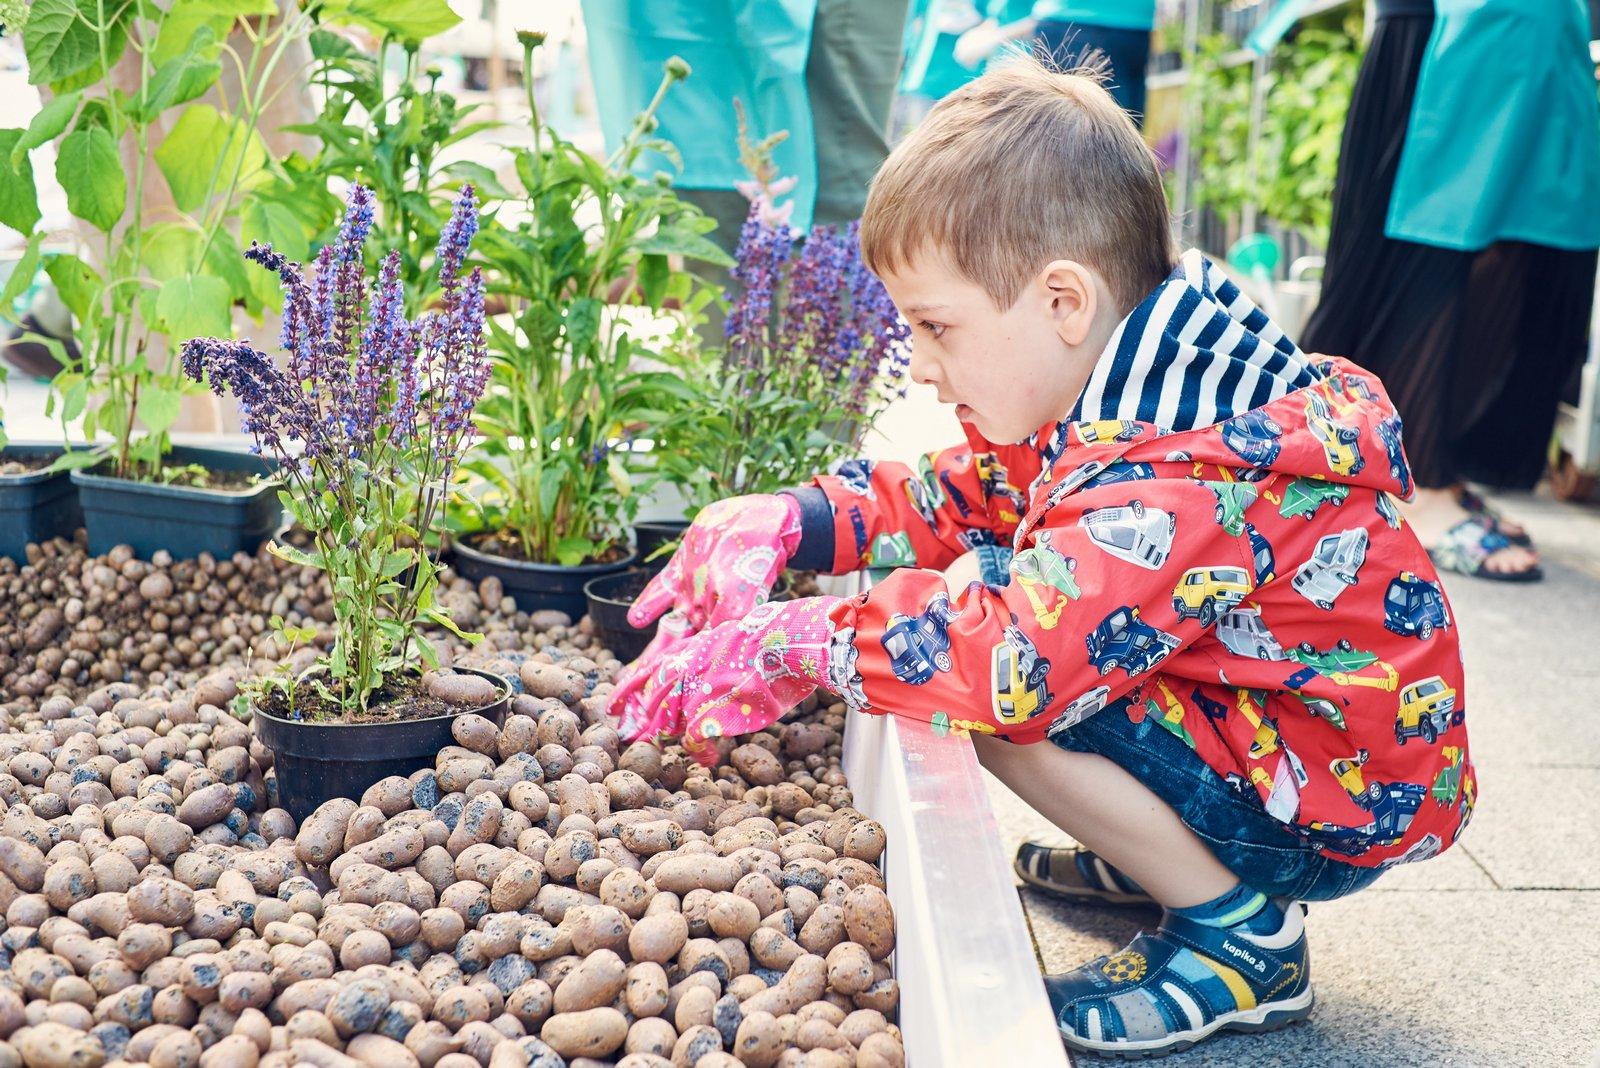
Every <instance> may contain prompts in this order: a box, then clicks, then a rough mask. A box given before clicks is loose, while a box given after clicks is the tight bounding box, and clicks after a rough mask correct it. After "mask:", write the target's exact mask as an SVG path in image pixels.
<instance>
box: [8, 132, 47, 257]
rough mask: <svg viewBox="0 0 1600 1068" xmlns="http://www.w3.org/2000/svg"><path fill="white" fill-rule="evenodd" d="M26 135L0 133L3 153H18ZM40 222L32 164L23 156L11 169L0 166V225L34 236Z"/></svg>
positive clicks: (22, 133) (21, 133) (24, 154)
mask: <svg viewBox="0 0 1600 1068" xmlns="http://www.w3.org/2000/svg"><path fill="white" fill-rule="evenodd" d="M26 136H27V134H26V133H25V132H24V131H22V130H18V129H9V130H0V153H4V152H11V151H15V148H16V146H17V145H19V144H21V143H22V139H23V138H24V137H26ZM38 222H39V191H38V189H37V188H35V186H34V184H33V163H32V162H31V161H30V160H29V159H28V156H27V153H23V155H22V159H21V160H19V161H17V162H16V163H14V164H12V166H10V167H0V223H4V224H5V225H6V226H9V227H11V229H13V230H16V231H17V232H18V233H23V234H31V233H33V228H34V227H35V226H36V225H38Z"/></svg>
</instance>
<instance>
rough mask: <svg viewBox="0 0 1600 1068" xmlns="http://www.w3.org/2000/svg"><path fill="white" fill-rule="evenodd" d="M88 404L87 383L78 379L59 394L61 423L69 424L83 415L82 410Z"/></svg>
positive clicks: (82, 379)
mask: <svg viewBox="0 0 1600 1068" xmlns="http://www.w3.org/2000/svg"><path fill="white" fill-rule="evenodd" d="M88 403H89V381H88V379H85V378H81V377H80V378H79V379H78V380H77V381H75V382H73V383H72V384H71V385H70V386H68V387H67V388H66V389H65V390H64V391H63V392H62V394H61V421H62V422H63V423H70V422H72V421H73V420H74V419H76V418H78V416H80V415H82V414H83V409H84V406H85V405H86V404H88Z"/></svg>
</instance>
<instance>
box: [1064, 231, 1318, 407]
mask: <svg viewBox="0 0 1600 1068" xmlns="http://www.w3.org/2000/svg"><path fill="white" fill-rule="evenodd" d="M1321 379H1322V375H1321V373H1320V372H1318V371H1317V370H1316V369H1315V368H1314V367H1312V366H1311V363H1310V361H1309V360H1308V359H1307V358H1306V356H1305V354H1304V353H1303V352H1301V351H1300V348H1299V346H1297V345H1296V344H1295V343H1294V342H1293V341H1292V340H1290V339H1289V337H1288V335H1287V334H1285V333H1284V332H1283V331H1282V330H1281V329H1279V327H1278V325H1277V324H1276V323H1274V322H1273V321H1272V320H1271V319H1270V318H1268V316H1267V313H1266V312H1264V311H1262V310H1261V309H1260V308H1258V307H1257V306H1256V304H1255V302H1254V301H1252V300H1251V299H1250V298H1249V297H1247V296H1245V294H1244V291H1243V290H1241V289H1240V288H1239V287H1238V285H1236V284H1235V283H1234V282H1233V281H1232V280H1231V279H1229V278H1228V276H1227V275H1226V274H1224V273H1223V272H1222V270H1221V269H1220V268H1219V267H1217V265H1216V264H1214V263H1212V262H1211V261H1210V260H1208V259H1207V258H1206V257H1205V256H1203V255H1201V253H1200V252H1199V250H1197V249H1190V250H1189V251H1188V252H1186V253H1184V254H1183V257H1182V258H1181V259H1180V260H1179V261H1178V265H1177V266H1176V267H1174V268H1173V270H1172V274H1170V275H1168V276H1167V280H1166V281H1165V282H1162V283H1161V285H1159V286H1157V287H1156V289H1155V290H1154V292H1152V293H1151V294H1150V295H1149V296H1148V297H1146V298H1145V299H1144V300H1143V301H1141V302H1140V304H1139V305H1138V307H1136V308H1134V309H1133V311H1131V312H1129V313H1128V316H1127V317H1126V318H1125V319H1123V320H1122V322H1121V323H1119V324H1117V329H1116V332H1115V333H1114V334H1112V335H1111V340H1110V341H1109V342H1107V344H1106V350H1105V352H1104V354H1102V355H1101V357H1100V360H1099V362H1098V363H1096V364H1095V367H1094V371H1093V372H1092V373H1091V374H1090V375H1089V381H1088V383H1087V384H1086V385H1085V386H1084V388H1083V393H1082V394H1081V395H1080V396H1079V398H1078V402H1077V404H1075V405H1074V406H1073V409H1072V415H1071V416H1070V417H1069V418H1070V419H1071V420H1074V421H1076V420H1081V419H1131V420H1136V421H1138V422H1141V423H1153V424H1154V425H1156V426H1158V427H1160V428H1162V429H1164V430H1173V431H1182V430H1193V429H1195V428H1196V427H1206V426H1211V425H1212V424H1214V423H1220V422H1222V421H1223V420H1224V419H1228V418H1231V417H1232V416H1235V415H1238V414H1240V413H1242V412H1247V411H1250V410H1252V409H1255V408H1259V407H1261V406H1262V405H1264V404H1267V403H1269V402H1271V401H1274V400H1276V399H1278V398H1279V397H1281V396H1283V395H1284V394H1286V393H1289V392H1292V391H1293V390H1296V389H1300V388H1302V387H1304V386H1308V385H1311V384H1312V383H1314V382H1317V381H1320V380H1321Z"/></svg>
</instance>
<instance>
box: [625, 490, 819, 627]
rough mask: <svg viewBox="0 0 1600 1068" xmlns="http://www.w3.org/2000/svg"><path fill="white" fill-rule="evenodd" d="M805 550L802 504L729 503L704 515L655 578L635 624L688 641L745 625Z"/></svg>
mask: <svg viewBox="0 0 1600 1068" xmlns="http://www.w3.org/2000/svg"><path fill="white" fill-rule="evenodd" d="M799 545H800V503H799V502H798V501H796V500H795V499H794V498H793V497H790V496H787V495H784V494H751V495H749V496H745V497H729V498H728V499H727V500H722V501H717V502H716V503H715V504H711V505H707V506H706V507H705V508H702V509H701V510H700V514H699V515H698V516H696V517H695V521H694V523H693V524H692V525H691V526H690V527H689V529H688V531H687V532H685V534H684V536H683V544H682V545H680V546H678V551H677V552H675V553H673V554H672V559H671V560H669V561H667V566H666V567H665V568H664V569H663V570H662V571H661V573H660V574H658V575H656V577H655V578H653V579H651V580H650V584H649V585H648V586H646V587H645V588H644V592H643V593H641V594H640V595H639V597H638V599H637V600H635V601H634V602H633V607H632V608H631V609H629V611H628V622H629V623H632V624H633V625H634V626H636V627H645V626H649V625H650V623H651V621H652V620H655V619H658V618H660V617H661V615H662V613H665V612H668V610H669V609H670V611H671V614H672V615H675V616H676V617H678V618H676V619H672V620H671V621H670V623H669V622H668V621H667V620H663V621H662V625H663V629H665V630H668V631H672V632H676V633H677V634H678V636H680V637H683V636H687V635H690V634H695V633H698V632H699V631H700V630H702V629H704V628H706V627H714V626H716V625H717V624H718V623H725V622H727V621H728V620H730V619H739V618H740V617H742V616H743V615H744V614H745V613H747V612H749V611H750V610H751V609H752V608H754V607H755V606H756V605H757V604H758V603H759V602H760V601H761V600H762V599H763V598H765V597H766V595H767V593H768V592H769V591H770V590H771V589H772V584H773V583H774V582H776V581H777V579H778V575H779V573H780V572H782V571H783V568H784V565H785V564H787V563H788V562H789V557H791V556H793V555H794V551H795V549H796V548H798V547H799Z"/></svg>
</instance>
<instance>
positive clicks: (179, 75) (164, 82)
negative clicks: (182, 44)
mask: <svg viewBox="0 0 1600 1068" xmlns="http://www.w3.org/2000/svg"><path fill="white" fill-rule="evenodd" d="M216 40H217V33H216V31H215V30H213V29H212V28H211V27H210V26H201V27H200V28H199V29H198V30H197V31H196V32H195V34H194V35H193V38H192V39H191V41H190V45H189V47H188V48H187V49H185V50H184V52H183V54H181V55H179V56H176V57H174V58H172V59H169V60H167V61H166V62H165V63H163V64H161V65H160V66H159V67H157V68H156V71H155V73H154V74H153V75H151V77H150V81H149V87H148V88H147V89H146V90H145V96H144V100H143V105H142V106H140V103H139V98H137V97H135V98H134V104H135V107H136V108H137V110H138V113H139V117H141V118H142V119H144V120H145V121H146V122H148V121H150V120H151V119H153V118H155V117H156V116H157V115H159V114H161V113H162V112H163V111H165V110H167V109H168V108H170V107H176V106H177V105H179V104H184V103H187V102H189V101H190V100H193V99H194V98H195V97H197V96H200V95H201V94H202V93H204V92H205V91H206V90H207V89H209V88H211V86H212V85H213V84H215V83H216V80H217V78H218V77H220V76H221V74H222V63H221V62H220V61H219V60H217V59H216V58H214V57H213V55H212V53H214V52H215V51H216Z"/></svg>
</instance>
